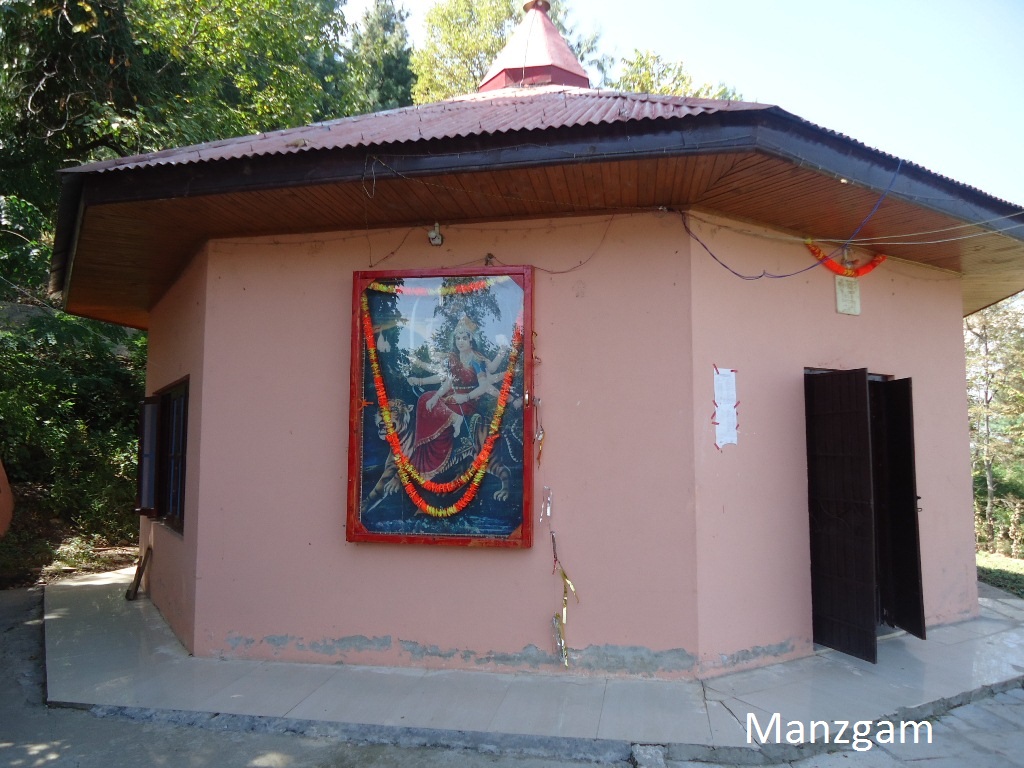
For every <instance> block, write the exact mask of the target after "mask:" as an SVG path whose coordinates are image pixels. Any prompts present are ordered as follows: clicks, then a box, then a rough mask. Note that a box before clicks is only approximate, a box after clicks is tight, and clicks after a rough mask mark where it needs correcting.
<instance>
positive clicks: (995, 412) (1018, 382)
mask: <svg viewBox="0 0 1024 768" xmlns="http://www.w3.org/2000/svg"><path fill="white" fill-rule="evenodd" d="M964 345H965V350H966V355H967V396H968V404H969V417H970V427H971V454H972V462H973V466H974V476H975V489H976V494H975V498H976V502H975V506H976V516H977V526H976V527H977V531H978V538H979V544H980V545H982V546H985V547H986V548H987V549H989V551H995V549H996V547H997V545H998V543H999V540H1000V538H1001V537H1002V536H1003V535H1004V534H1007V533H1008V531H1009V528H1010V523H1011V518H1012V515H1013V510H1014V506H1015V505H1019V504H1020V503H1021V502H1022V500H1024V444H1022V442H1021V438H1022V437H1024V301H1022V299H1021V298H1020V297H1013V298H1010V299H1007V300H1006V301H1003V302H1000V303H999V304H996V305H994V306H992V307H989V308H988V309H984V310H982V311H980V312H976V313H975V314H973V315H970V316H969V317H967V318H965V319H964Z"/></svg>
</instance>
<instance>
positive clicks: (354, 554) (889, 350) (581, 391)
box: [143, 213, 976, 677]
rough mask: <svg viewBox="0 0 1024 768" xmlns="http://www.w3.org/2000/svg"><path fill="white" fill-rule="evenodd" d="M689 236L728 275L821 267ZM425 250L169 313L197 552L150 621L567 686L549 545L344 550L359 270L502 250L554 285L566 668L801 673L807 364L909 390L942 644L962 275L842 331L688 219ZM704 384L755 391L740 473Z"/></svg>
mask: <svg viewBox="0 0 1024 768" xmlns="http://www.w3.org/2000/svg"><path fill="white" fill-rule="evenodd" d="M719 223H724V222H719ZM694 227H695V231H697V232H698V233H699V234H700V236H701V238H702V239H703V240H704V241H705V243H707V244H708V245H709V247H710V248H711V249H712V250H713V251H714V252H715V253H716V255H719V256H720V257H722V258H723V259H725V260H727V261H729V262H730V264H731V265H732V266H733V267H734V268H736V269H738V270H739V271H744V272H760V271H761V269H762V267H766V268H768V269H769V270H771V271H775V272H785V271H792V270H795V269H799V268H800V267H803V266H806V265H807V264H808V262H809V259H810V258H811V257H810V255H809V254H808V252H807V251H806V249H804V247H803V245H801V244H800V243H799V242H793V241H787V242H783V241H779V240H771V239H766V238H764V237H761V236H756V235H746V234H740V233H737V232H734V231H731V230H728V229H723V228H720V227H715V226H711V225H707V224H701V223H699V222H696V221H695V222H694ZM406 234H407V232H406V230H401V231H381V232H372V233H336V234H331V235H322V236H305V237H292V238H275V239H259V240H239V241H220V242H214V243H211V244H209V246H208V247H207V249H206V251H205V253H204V254H203V255H202V256H200V257H199V258H198V259H197V261H196V262H195V263H194V264H193V265H192V267H191V268H190V269H189V270H188V271H187V272H186V274H185V275H184V276H183V278H182V279H181V280H180V281H179V283H178V284H177V285H176V286H175V288H174V290H173V291H172V292H171V293H170V294H169V295H168V296H167V297H165V299H164V300H163V301H162V302H161V304H160V305H159V307H158V308H157V311H156V312H155V313H154V316H153V331H152V332H151V350H152V352H151V354H152V356H153V360H152V361H151V364H150V388H151V389H156V388H159V387H160V386H163V385H164V384H168V383H171V382H172V381H173V380H174V377H175V376H178V377H180V375H181V366H184V367H185V368H187V369H188V370H187V371H186V372H188V373H189V374H190V375H191V376H192V378H191V394H190V398H191V399H190V419H189V429H190V434H189V453H188V462H189V464H188V493H187V502H188V505H187V509H186V515H187V519H186V524H185V535H184V537H183V538H182V537H178V536H177V534H172V533H170V532H168V531H166V530H163V531H162V533H161V532H159V531H157V530H153V528H155V529H161V528H162V527H161V526H155V527H153V528H151V527H150V526H149V525H148V524H144V526H143V537H144V541H146V540H149V537H152V540H153V541H154V546H155V550H156V556H155V558H154V570H153V576H152V580H151V585H152V587H151V591H152V594H153V599H154V601H155V602H156V603H157V604H158V605H159V606H160V608H161V610H162V611H163V612H164V613H165V615H167V616H169V617H170V618H171V623H172V626H174V627H175V629H176V631H178V633H179V635H181V636H182V637H183V638H185V639H186V642H189V641H190V640H191V641H192V642H191V646H192V649H193V650H194V652H195V653H197V654H199V655H217V654H223V655H229V656H241V657H253V658H282V659H292V660H309V661H323V662H329V663H335V662H348V663H366V664H399V665H402V664H408V665H419V666H431V667H455V666H459V667H465V668H473V669H481V668H496V669H542V670H548V671H553V670H557V669H558V668H559V667H558V666H557V664H556V659H555V657H554V654H553V644H552V632H551V617H552V615H553V614H554V613H555V612H556V610H558V609H560V607H561V597H562V586H561V582H560V580H559V579H558V578H557V577H556V576H553V575H552V573H551V547H550V537H549V526H548V525H547V524H546V523H545V524H542V525H541V526H540V527H539V528H538V529H537V530H536V532H535V545H534V547H533V548H532V549H529V550H519V551H516V550H480V549H460V548H447V547H423V546H397V545H390V544H352V543H346V542H345V536H344V528H343V526H344V520H345V498H346V476H345V475H346V466H347V465H346V456H347V443H348V435H347V424H348V396H349V393H348V372H349V355H350V343H351V342H350V340H351V328H350V317H351V309H350V301H351V288H352V272H353V271H355V270H361V269H363V270H365V269H369V268H373V267H374V266H378V265H379V266H380V267H381V268H388V269H405V268H426V267H446V266H455V265H461V264H466V263H474V262H475V263H481V264H482V263H483V259H484V255H485V254H493V255H494V256H495V257H496V258H497V259H498V260H499V262H500V263H506V264H520V263H529V264H533V265H535V266H536V267H537V268H538V269H537V272H536V281H535V292H534V305H535V313H534V317H535V331H536V332H537V336H536V340H535V343H536V350H535V351H536V355H537V356H538V357H539V358H540V363H539V364H538V365H537V366H536V369H535V382H534V383H535V390H534V394H535V396H536V397H539V398H540V400H541V406H540V411H541V417H542V420H543V424H544V429H545V433H546V440H545V444H544V452H543V459H542V462H541V464H540V467H539V469H538V471H537V475H536V478H535V488H536V491H537V495H538V496H539V493H540V489H541V488H542V487H543V486H549V487H550V488H551V489H552V491H553V494H554V514H553V517H552V520H551V524H550V529H553V530H554V531H556V532H557V538H558V552H559V556H560V559H561V561H562V563H563V564H564V565H565V567H566V569H567V570H568V572H569V575H570V576H571V577H572V579H573V581H574V583H575V585H576V587H577V589H578V591H579V595H580V602H579V604H578V605H577V604H575V603H571V604H570V607H569V622H568V626H567V630H568V643H569V645H570V647H571V648H572V649H573V653H572V661H573V670H575V671H580V672H590V671H592V672H602V673H630V674H656V675H661V676H666V677H669V676H677V675H687V674H695V673H698V672H707V671H715V670H717V669H720V668H725V667H735V666H737V665H746V664H758V663H765V662H766V661H770V660H775V659H779V658H786V657H789V656H794V655H800V654H803V653H806V652H808V651H809V649H810V582H809V571H808V541H807V506H806V467H805V457H804V443H803V441H804V424H803V380H802V376H803V370H804V367H811V366H819V367H836V368H845V367H868V368H870V369H871V370H872V371H873V372H878V373H886V374H894V375H898V376H912V377H914V380H915V385H916V386H915V412H916V423H915V427H916V429H917V440H918V482H919V488H920V490H919V492H920V495H921V496H922V501H921V505H922V508H923V510H924V511H923V512H922V550H923V551H924V555H923V558H924V571H925V582H926V586H925V599H926V612H927V616H928V620H929V621H930V622H940V621H948V620H950V619H953V618H956V617H960V616H964V615H967V614H970V613H971V612H972V611H974V610H976V595H975V594H974V578H973V574H972V573H969V571H970V568H971V566H972V564H973V548H972V547H971V538H970V537H971V531H972V528H971V512H970V510H971V503H970V485H969V465H968V455H967V432H966V411H965V396H964V387H963V351H962V344H961V341H960V339H961V336H960V315H959V306H960V303H959V281H958V280H957V278H956V277H955V276H953V275H949V274H946V273H940V272H936V271H932V270H927V269H924V268H921V267H916V266H914V265H910V264H903V263H896V262H889V263H887V264H886V265H885V266H884V267H883V268H881V269H879V270H877V271H876V272H875V273H873V274H872V275H871V276H869V277H867V278H865V279H864V280H862V281H861V284H862V291H863V295H862V302H863V305H864V311H863V314H862V315H861V316H859V317H846V316H839V315H836V313H835V308H834V288H833V284H832V277H831V274H830V273H827V272H826V271H825V270H821V269H819V270H814V271H812V272H810V273H807V274H804V275H801V276H800V277H797V278H792V279H789V280H760V281H750V282H745V281H741V280H738V279H737V278H735V277H733V276H730V275H729V273H727V272H725V271H724V270H723V269H722V268H721V267H720V266H718V265H717V264H716V263H715V262H713V261H712V260H711V258H710V257H709V256H708V255H707V253H706V252H705V251H704V250H703V249H702V248H701V247H700V246H697V245H695V244H692V243H691V241H690V240H689V238H688V237H687V235H686V233H685V232H684V230H683V228H682V226H681V223H680V220H679V217H678V216H677V215H675V214H670V213H663V214H637V215H618V216H614V217H596V218H586V219H561V220H552V221H531V222H520V223H512V224H494V225H474V226H465V227H457V226H452V227H446V228H444V234H445V244H444V246H443V247H442V248H432V247H430V246H429V245H428V244H427V240H426V236H425V232H424V233H420V232H418V231H414V232H413V233H412V234H411V235H410V236H409V237H406ZM197 329H198V330H197ZM713 364H718V365H720V366H724V367H732V368H736V369H738V370H739V379H738V383H739V390H740V400H741V406H740V414H741V417H740V424H741V431H740V442H739V445H736V446H727V447H726V448H725V450H724V451H721V452H720V451H718V450H717V449H716V448H715V447H714V444H713V443H714V439H713V433H712V432H711V429H712V427H711V424H710V417H711V412H712V389H711V387H712V377H711V372H712V370H713V368H712V366H713ZM172 374H173V375H172ZM200 412H201V414H202V419H201V420H200V419H199V414H200ZM165 550H166V554H165ZM158 564H159V565H158ZM171 572H176V573H177V574H178V576H177V577H172V576H171V575H170V573H171ZM193 576H194V590H193V589H191V588H190V587H189V584H190V583H192V581H193ZM175 578H178V579H179V580H178V581H175ZM190 612H191V614H192V615H191V616H187V615H186V614H189V613H190ZM193 617H194V621H193Z"/></svg>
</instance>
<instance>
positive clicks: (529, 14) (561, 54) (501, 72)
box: [479, 0, 590, 91]
mask: <svg viewBox="0 0 1024 768" xmlns="http://www.w3.org/2000/svg"><path fill="white" fill-rule="evenodd" d="M550 9H551V3H549V2H548V0H529V2H527V3H526V5H524V6H523V10H524V11H526V15H525V16H524V17H523V20H522V22H520V24H519V26H518V27H516V29H515V31H513V32H512V34H511V35H510V36H509V38H508V42H507V43H506V44H505V47H504V48H503V49H502V51H501V53H499V54H498V57H497V58H496V59H495V60H494V63H493V64H491V68H490V70H489V71H488V72H487V74H486V75H485V76H484V80H483V83H481V84H480V88H479V90H481V91H493V90H497V89H498V88H517V87H522V86H529V85H574V86H578V87H580V88H589V87H590V79H589V78H588V77H587V73H586V72H584V71H583V67H582V66H581V65H580V63H579V61H578V60H577V59H576V55H575V54H574V53H573V52H572V49H570V48H569V44H568V43H567V42H566V41H565V38H564V37H562V35H561V34H560V33H559V32H558V30H557V29H555V25H554V24H552V23H551V19H550V18H548V11H549V10H550Z"/></svg>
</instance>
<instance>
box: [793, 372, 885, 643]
mask: <svg viewBox="0 0 1024 768" xmlns="http://www.w3.org/2000/svg"><path fill="white" fill-rule="evenodd" d="M804 394H805V403H806V416H807V480H808V503H809V507H810V543H811V603H812V620H813V632H814V642H816V643H819V644H821V645H825V646H828V647H830V648H835V649H836V650H839V651H842V652H844V653H848V654H850V655H851V656H856V657H857V658H861V659H864V660H866V661H870V662H872V663H874V662H875V661H876V657H877V640H876V628H877V626H878V593H877V589H876V586H877V579H876V575H875V562H876V551H875V513H874V485H873V479H872V452H871V448H872V446H871V411H870V397H869V392H868V372H867V370H864V369H860V370H855V371H827V372H823V373H807V374H805V376H804Z"/></svg>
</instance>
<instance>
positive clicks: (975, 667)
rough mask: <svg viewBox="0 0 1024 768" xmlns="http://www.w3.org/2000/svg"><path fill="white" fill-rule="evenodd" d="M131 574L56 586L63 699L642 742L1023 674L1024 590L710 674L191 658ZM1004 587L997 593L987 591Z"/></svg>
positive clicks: (697, 740)
mask: <svg viewBox="0 0 1024 768" xmlns="http://www.w3.org/2000/svg"><path fill="white" fill-rule="evenodd" d="M131 576H132V572H131V571H130V570H126V571H118V572H115V573H110V574H101V575H95V576H87V577H82V578H77V579H72V580H68V581H65V582H62V583H58V584H53V585H51V586H49V587H47V589H46V606H45V610H46V614H45V617H46V671H47V690H48V697H49V700H50V702H51V703H55V704H56V703H59V704H71V705H108V706H120V707H132V708H146V709H158V710H159V709H168V710H188V711H195V712H218V713H230V714H235V715H251V716H254V717H266V718H284V719H294V720H301V721H320V722H325V723H338V724H346V725H355V724H365V725H372V726H382V727H390V728H397V729H403V728H405V729H440V730H443V731H459V732H483V733H496V734H510V735H517V734H518V735H524V736H534V737H543V738H551V737H556V738H557V737H563V738H571V739H608V740H612V741H625V742H630V743H636V742H642V743H656V744H680V743H682V744H697V745H706V746H714V747H722V746H746V731H745V727H746V714H747V713H748V712H753V713H754V714H755V715H757V717H758V719H759V722H761V723H766V722H767V721H768V719H769V718H770V717H771V715H772V714H773V713H775V712H778V713H780V715H781V720H782V721H783V722H787V721H789V720H800V721H803V722H807V721H809V720H812V719H814V720H820V719H826V720H834V719H849V720H853V719H869V720H877V719H880V718H882V717H885V716H889V715H893V714H895V713H896V712H897V711H898V710H901V709H903V708H907V707H909V708H913V707H920V706H923V705H927V704H929V703H930V702H934V701H937V700H941V699H946V698H950V697H953V696H957V695H959V694H961V693H964V692H966V691H972V690H975V689H978V688H981V687H984V686H988V685H994V684H999V683H1003V682H1007V681H1010V680H1015V679H1018V678H1020V677H1021V676H1022V675H1024V600H1016V599H1012V598H1007V597H1005V596H1003V595H1001V594H997V593H992V596H991V597H989V596H986V597H983V598H982V602H981V605H982V613H981V616H980V617H979V618H977V619H974V620H972V621H966V622H961V623H959V624H954V625H949V626H944V627H936V628H934V629H929V640H927V641H922V640H918V639H917V638H914V637H910V636H906V635H899V636H896V637H891V638H887V639H884V640H882V641H881V642H880V643H879V663H878V664H877V665H872V664H867V663H865V662H861V661H858V660H856V659H852V658H850V657H847V656H844V655H842V654H839V653H835V652H823V653H818V654H816V655H814V656H810V657H807V658H804V659H799V660H797V661H793V662H788V663H785V664H776V665H774V666H770V667H764V668H761V669H754V670H750V671H746V672H737V673H734V674H731V675H724V676H721V677H716V678H712V679H710V680H707V681H704V683H703V684H702V683H701V682H700V681H696V680H691V681H680V682H664V681H655V680H643V679H612V678H608V679H605V678H597V677H591V678H580V677H568V676H566V677H556V676H543V675H528V674H522V675H517V674H493V673H484V672H460V671H424V670H415V669H388V668H376V667H354V666H329V665H317V664H288V663H279V662H254V661H225V660H217V659H197V658H192V657H190V656H189V655H188V654H187V653H186V652H185V650H184V649H183V648H182V647H181V645H180V644H179V643H178V641H177V640H176V639H175V637H174V635H173V634H172V633H171V631H170V629H169V628H168V627H167V625H166V624H165V623H164V621H163V620H162V618H161V617H160V615H159V613H158V612H157V611H156V609H155V608H154V607H153V605H152V604H151V603H150V602H149V601H148V600H147V599H146V598H145V596H140V597H139V599H138V600H137V601H135V602H128V601H126V600H125V599H124V592H125V589H126V587H127V584H128V582H129V581H130V579H131ZM985 594H989V593H987V592H986V593H985Z"/></svg>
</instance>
